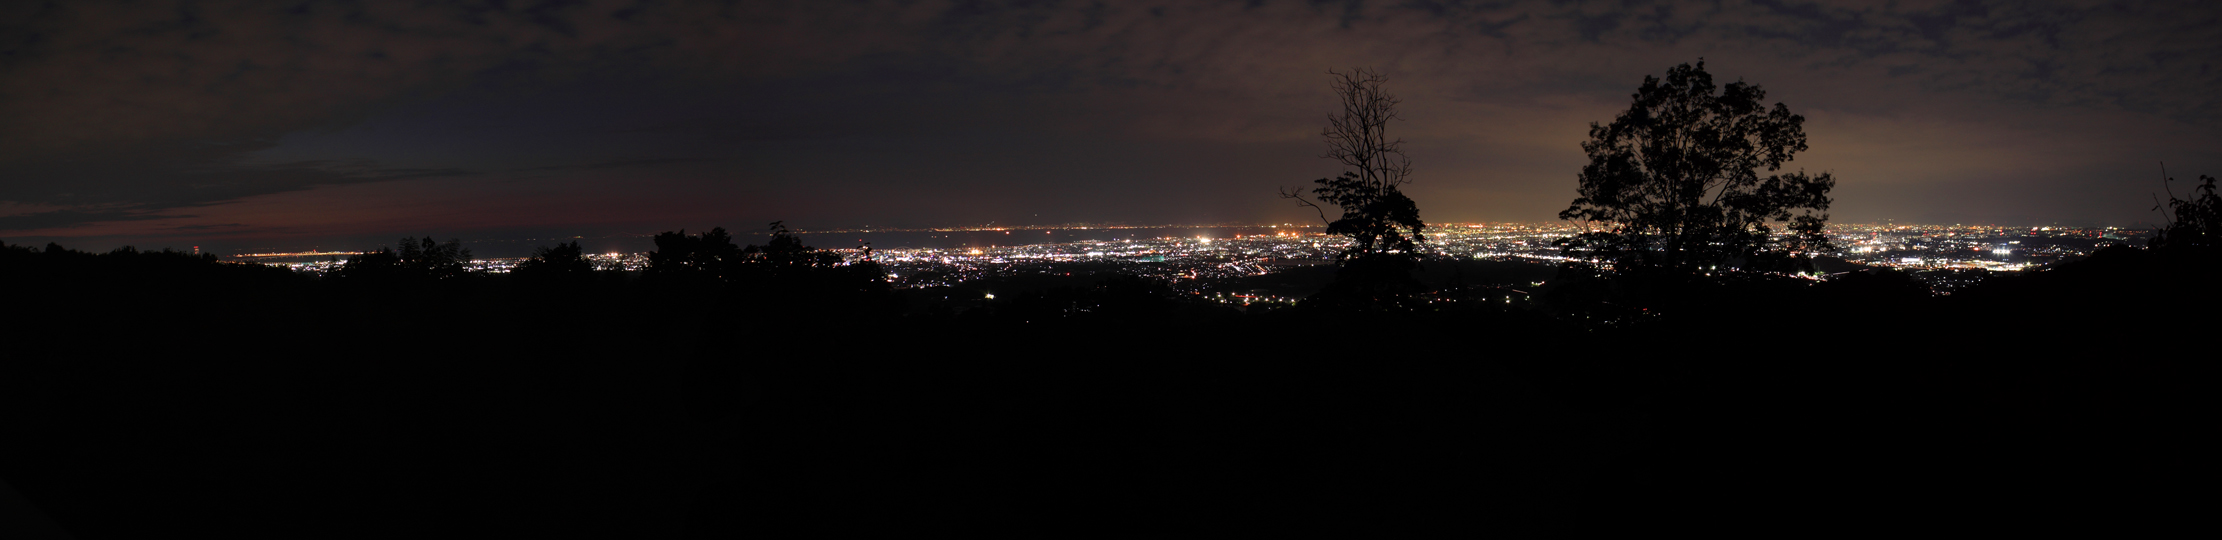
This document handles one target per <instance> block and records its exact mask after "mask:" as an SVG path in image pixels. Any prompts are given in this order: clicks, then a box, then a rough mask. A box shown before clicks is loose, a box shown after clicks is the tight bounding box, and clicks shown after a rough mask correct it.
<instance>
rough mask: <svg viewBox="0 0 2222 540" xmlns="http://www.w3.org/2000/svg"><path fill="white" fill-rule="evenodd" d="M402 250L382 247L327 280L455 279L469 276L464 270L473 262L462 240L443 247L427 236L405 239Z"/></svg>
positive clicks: (350, 259) (350, 261)
mask: <svg viewBox="0 0 2222 540" xmlns="http://www.w3.org/2000/svg"><path fill="white" fill-rule="evenodd" d="M400 245H401V249H399V250H394V249H391V248H386V247H380V248H378V251H373V252H369V253H364V254H361V255H353V256H349V257H348V258H347V263H346V264H342V265H340V268H339V269H338V270H334V271H333V272H332V274H331V275H330V276H328V277H331V278H335V279H338V280H341V281H396V280H440V279H453V278H459V277H463V276H467V275H469V274H470V271H469V270H468V269H467V268H466V267H465V266H464V264H465V263H468V262H470V260H471V250H469V249H464V248H463V242H462V241H461V240H454V239H450V240H448V241H447V242H446V243H440V242H438V241H435V240H433V239H432V237H430V236H427V237H424V238H422V239H417V238H411V237H404V238H402V239H401V242H400Z"/></svg>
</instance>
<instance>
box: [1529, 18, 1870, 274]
mask: <svg viewBox="0 0 2222 540" xmlns="http://www.w3.org/2000/svg"><path fill="white" fill-rule="evenodd" d="M1716 90H1717V91H1718V92H1717V93H1716ZM1765 98H1766V92H1765V91H1763V90H1761V89H1760V88H1759V86H1758V85H1752V84H1746V83H1744V82H1741V81H1738V82H1735V83H1730V84H1729V85H1728V86H1727V87H1726V88H1716V87H1715V86H1714V85H1713V78H1712V75H1710V74H1708V73H1706V72H1705V63H1704V62H1702V61H1700V62H1698V63H1697V65H1696V66H1694V67H1693V66H1691V65H1689V64H1682V65H1680V66H1675V67H1674V68H1672V69H1669V70H1667V76H1666V78H1665V79H1664V80H1661V79H1659V78H1655V77H1650V76H1645V77H1644V79H1643V85H1642V86H1641V87H1639V88H1637V90H1636V94H1635V103H1634V104H1633V105H1631V106H1630V107H1629V108H1628V110H1627V111H1625V112H1622V113H1620V115H1619V116H1618V117H1616V118H1614V119H1613V122H1612V123H1611V124H1610V125H1603V126H1600V125H1597V124H1594V123H1593V124H1590V129H1589V136H1590V140H1589V141H1587V142H1584V143H1582V150H1583V151H1585V152H1588V153H1589V165H1587V166H1584V167H1583V168H1582V172H1581V190H1580V195H1581V196H1580V197H1578V198H1576V199H1574V203H1573V205H1572V206H1569V207H1568V208H1567V209H1566V210H1565V211H1563V212H1560V213H1559V218H1560V219H1567V220H1579V221H1584V222H1590V223H1594V224H1596V225H1600V226H1602V227H1604V228H1603V229H1601V230H1592V231H1590V232H1586V233H1583V234H1581V235H1579V236H1575V237H1573V238H1570V239H1567V240H1564V241H1561V243H1560V245H1561V246H1563V247H1564V248H1565V249H1566V250H1567V251H1568V252H1569V253H1584V254H1594V255H1596V256H1598V257H1601V258H1604V259H1607V260H1611V261H1614V262H1617V263H1622V264H1642V265H1652V266H1666V267H1674V268H1683V269H1688V270H1703V269H1713V268H1718V267H1734V268H1742V269H1747V270H1761V271H1783V270H1791V269H1800V270H1803V269H1809V268H1808V267H1809V266H1810V264H1809V263H1807V258H1808V257H1809V256H1810V254H1811V253H1814V252H1819V251H1827V250H1828V249H1830V248H1829V243H1828V238H1827V237H1826V236H1824V235H1822V233H1821V228H1822V227H1823V226H1824V225H1825V224H1826V222H1827V220H1828V215H1827V214H1826V213H1820V212H1825V211H1826V210H1828V207H1829V203H1830V199H1829V196H1828V192H1829V189H1830V188H1832V187H1834V186H1835V185H1836V180H1835V179H1834V178H1832V177H1831V176H1830V175H1829V174H1828V173H1822V174H1820V175H1818V176H1814V175H1807V174H1806V173H1804V172H1802V171H1801V172H1796V173H1784V174H1768V175H1765V176H1761V174H1760V171H1762V170H1764V171H1768V172H1773V171H1777V170H1780V169H1781V168H1782V164H1783V163H1785V162H1788V161H1790V160H1791V159H1792V157H1793V156H1794V155H1795V154H1796V153H1797V152H1802V151H1805V149H1806V144H1805V132H1804V130H1803V128H1802V125H1803V124H1804V123H1805V118H1804V117H1802V116H1798V115H1795V114H1791V113H1790V109H1789V108H1788V107H1786V106H1784V105H1783V104H1780V103H1776V104H1775V105H1774V107H1773V108H1772V109H1769V108H1767V107H1766V106H1765V105H1764V103H1763V100H1764V99H1765ZM1777 227H1780V228H1779V229H1778V228H1777Z"/></svg>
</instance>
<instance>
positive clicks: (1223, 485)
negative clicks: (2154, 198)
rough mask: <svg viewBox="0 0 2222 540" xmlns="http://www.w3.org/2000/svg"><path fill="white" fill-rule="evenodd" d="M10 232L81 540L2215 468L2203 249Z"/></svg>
mask: <svg viewBox="0 0 2222 540" xmlns="http://www.w3.org/2000/svg"><path fill="white" fill-rule="evenodd" d="M0 258H4V259H0V279H5V283H6V284H7V286H8V290H9V293H8V294H7V296H6V298H7V300H6V302H8V304H7V305H8V310H7V313H8V315H7V320H6V321H5V323H6V325H5V329H6V330H5V331H6V336H7V337H8V338H9V339H8V343H9V345H8V347H7V353H6V360H5V361H4V362H0V400H5V401H4V402H0V430H4V431H0V478H5V479H6V481H7V482H8V483H9V484H10V485H12V486H13V487H15V489H16V490H18V491H20V492H22V493H23V494H24V495H25V496H26V497H27V498H28V499H29V500H30V501H32V502H33V503H34V504H35V505H36V506H37V507H38V508H39V509H41V510H42V511H43V512H45V514H46V515H47V516H49V517H50V518H52V519H53V520H54V521H56V522H57V523H59V524H60V525H61V526H62V527H63V528H65V529H67V530H68V531H69V532H70V533H71V534H73V535H74V536H75V537H77V538H144V537H169V536H180V535H184V534H194V533H202V532H213V533H216V534H222V535H225V536H232V537H285V538H300V537H317V538H355V537H363V538H371V537H394V536H404V535H407V536H423V535H437V536H465V535H468V536H504V537H519V536H603V537H612V536H622V537H684V536H689V535H694V536H703V537H747V536H754V537H811V536H820V537H859V536H893V535H896V534H917V533H921V532H926V533H932V532H940V531H952V532H957V533H960V534H965V535H969V536H981V537H1016V536H1025V537H1229V536H1264V535H1268V534H1271V535H1276V536H1288V535H1290V534H1291V533H1293V534H1294V535H1302V536H1324V535H1337V536H1356V535H1359V534H1366V535H1379V534H1382V533H1388V534H1403V535H1414V534H1428V535H1430V536H1434V535H1436V534H1438V533H1461V534H1475V535H1478V534H1496V535H1501V536H1513V537H1580V536H1593V535H1597V534H1601V533H1628V532H1634V533H1638V534H1646V533H1648V534H1656V533H1662V532H1674V531H1702V532H1710V533H1727V534H1752V533H1757V534H1768V535H1779V534H1782V533H1790V534H1799V533H1806V532H1808V531H1837V530H1873V531H1878V532H1880V531H1904V530H1911V529H1909V528H1910V527H1914V526H1917V525H1918V526H1921V527H1925V528H1924V529H1920V530H1936V529H1935V528H1937V527H1942V528H1946V529H1950V530H1964V531H1970V532H1977V531H1979V532H1994V531H2002V530H2046V531H2052V530H2061V529H2063V528H2073V527H2088V528H2093V529H2096V530H2117V531H2123V530H2135V529H2145V528H2152V529H2157V528H2160V527H2166V526H2171V525H2181V524H2183V523H2184V522H2186V521H2189V520H2190V518H2191V516H2194V515H2198V514H2197V513H2195V512H2194V510H2195V509H2196V508H2198V507H2197V506H2194V505H2195V504H2196V502H2203V499H2200V498H2194V497H2191V496H2187V495H2184V494H2185V493H2195V492H2197V490H2198V489H2199V488H2200V487H2202V486H2204V485H2206V484H2207V482H2208V481H2209V480H2211V479H2212V477H2213V469H2212V466H2211V465H2208V464H2206V461H2208V460H2204V459H2197V460H2195V459H2194V457H2199V458H2204V457H2205V456H2207V455H2211V454H2212V451H2213V450H2214V449H2213V448H2211V447H2210V444H2211V443H2206V442H2204V437H2199V436H2198V435H2200V434H2201V433H2202V432H2204V431H2208V428H2209V427H2210V426H2212V425H2214V423H2215V417H2214V414H2213V413H2212V412H2211V411H2214V410H2217V409H2218V408H2217V407H2215V406H2214V405H2215V404H2214V403H2212V401H2213V398H2212V397H2210V396H2211V395H2212V394H2211V393H2210V391H2209V390H2208V388H2209V387H2211V385H2212V384H2213V383H2214V382H2215V377H2214V376H2213V374H2214V372H2213V367H2212V364H2213V363H2212V361H2211V360H2210V358H2209V357H2211V356H2212V354H2213V353H2212V352H2211V351H2212V350H2213V349H2214V347H2213V346H2212V345H2211V343H2210V342H2211V338H2212V332H2213V328H2214V324H2215V322H2216V315H2215V309H2216V307H2215V306H2216V305H2217V304H2216V303H2215V302H2216V300H2217V299H2222V295H2218V294H2217V292H2216V289H2215V287H2216V285H2215V284H2214V283H2213V282H2212V280H2211V279H2210V278H2209V277H2208V276H2211V273H2212V270H2211V268H2213V266H2211V262H2212V260H2211V259H2209V258H2200V257H2193V256H2188V255H2180V254H2168V253H2161V252H2149V251H2141V250H2126V249H2125V250H2115V251H2109V252H2104V253H2101V254H2100V255H2098V256H2094V257H2093V258H2091V259H2090V260H2087V261H2083V262H2079V263H2074V264H2070V265H2065V266H2063V267H2060V268H2057V269H2053V270H2048V271H2045V272H2038V273H2035V274H2032V275H2027V276H2018V277H2012V278H2000V279H1994V280H1991V281H1988V282H1985V283H1983V284H1981V285H1977V286H1975V287H1972V288H1970V289H1965V290H1961V291H1958V292H1956V293H1955V294H1953V295H1951V296H1943V297H1938V296H1931V295H1930V294H1929V289H1928V288H1926V287H1924V286H1922V285H1921V284H1919V283H1918V282H1915V281H1913V280H1912V279H1910V278H1907V277H1906V276H1903V275H1897V274H1889V273H1862V274H1854V275H1849V276H1845V277H1844V278H1841V279H1837V280H1832V281H1830V282H1827V283H1821V284H1818V285H1814V284H1810V283H1809V282H1805V281H1801V280H1788V281H1785V280H1768V279H1757V278H1751V279H1742V280H1740V281H1739V280H1725V281H1724V280H1719V279H1709V280H1698V279H1692V278H1687V277H1676V276H1646V275H1637V276H1611V277H1583V276H1580V275H1574V274H1572V273H1569V274H1563V275H1560V279H1558V280H1555V282H1554V283H1553V284H1552V288H1551V290H1549V291H1548V292H1547V293H1545V292H1540V291H1539V292H1537V296H1538V297H1539V298H1537V299H1535V300H1533V301H1532V302H1525V303H1515V304H1502V303H1497V302H1496V301H1497V300H1501V298H1500V297H1494V296H1491V297H1487V298H1489V299H1491V300H1492V301H1491V302H1481V303H1478V304H1479V305H1485V306H1489V307H1486V308H1484V307H1477V306H1476V305H1475V304H1477V303H1474V302H1468V303H1465V304H1455V303H1438V304H1434V305H1437V306H1452V307H1436V308H1429V310H1427V311H1418V312H1407V313H1391V312H1365V311H1331V310H1326V309H1314V308H1308V307H1299V308H1292V309H1282V310H1275V311H1263V310H1259V311H1256V312H1249V313H1245V312H1240V311H1235V310H1233V309H1231V308H1227V307H1224V306H1220V305H1214V304H1202V303H1193V302H1188V301H1183V300H1179V299H1177V298H1175V297H1176V296H1177V295H1173V294H1169V293H1167V291H1165V290H1162V289H1161V288H1154V287H1152V286H1151V285H1150V284H1148V283H1146V282H1140V281H1134V280H1121V279H1117V278H1111V279H1106V280H1104V281H1102V282H1099V283H1096V284H1093V285H1087V286H1069V285H1061V286H1060V288H1055V289H1045V290H1040V291H1033V292H1029V293H1026V294H1008V293H1007V294H1006V295H1005V297H1003V298H1002V299H1000V300H997V301H994V302H986V303H958V304H952V303H949V302H937V301H936V300H935V299H932V298H919V297H914V298H890V297H886V296H875V295H872V294H860V295H848V296H809V295H800V296H798V295H796V294H785V293H780V292H779V291H781V290H783V289H782V288H780V287H776V286H772V287H766V286H753V285H751V286H723V287H721V286H708V285H702V284H674V283H670V282H663V283H658V282H654V281H652V280H644V279H636V278H629V277H626V276H620V275H599V276H592V277H590V278H584V279H571V280H560V281H551V280H525V279H512V278H513V277H514V276H509V277H486V276H477V277H471V276H466V277H461V278H454V279H440V280H418V281H411V280H401V279H394V280H387V281H362V280H357V281H352V282H338V281H331V282H319V281H317V280H314V279H310V278H304V277H301V276H296V275H293V274H290V273H287V272H284V271H280V270H272V269H266V268H258V267H249V266H237V265H225V264H218V263H214V262H211V261H208V260H205V259H197V258H193V257H190V256H186V255H182V254H162V253H123V254H103V255H91V254H83V253H75V252H69V251H66V250H51V251H34V250H29V249H23V248H9V249H8V250H6V251H5V253H4V254H0ZM888 294H897V293H888ZM1452 296H1455V295H1452ZM1472 297H1474V296H1472V295H1468V296H1467V298H1472ZM1507 305H1509V306H1510V307H1505V306H1507Z"/></svg>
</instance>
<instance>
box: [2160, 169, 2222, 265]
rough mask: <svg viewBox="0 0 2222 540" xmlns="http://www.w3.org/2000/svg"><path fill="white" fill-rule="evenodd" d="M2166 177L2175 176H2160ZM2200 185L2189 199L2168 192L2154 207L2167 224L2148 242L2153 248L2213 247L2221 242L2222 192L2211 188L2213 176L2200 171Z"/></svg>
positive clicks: (2171, 179)
mask: <svg viewBox="0 0 2222 540" xmlns="http://www.w3.org/2000/svg"><path fill="white" fill-rule="evenodd" d="M2163 178H2164V179H2165V181H2168V182H2173V181H2175V179H2173V178H2166V177H2165V176H2164V177H2163ZM2199 181H2200V184H2199V187H2198V188H2195V190H2194V191H2193V195H2192V196H2191V199H2190V200H2184V199H2178V198H2176V194H2174V193H2169V194H2168V202H2167V203H2165V204H2161V205H2156V206H2154V207H2153V209H2154V210H2159V211H2160V216H2161V218H2162V219H2165V220H2167V224H2166V225H2164V226H2162V227H2161V228H2160V230H2159V231H2158V232H2157V233H2155V234H2154V235H2153V239H2152V241H2151V242H2150V243H2149V244H2147V245H2148V246H2150V247H2152V248H2154V249H2186V250H2188V249H2202V248H2203V249H2212V248H2215V247H2217V246H2222V196H2217V195H2216V194H2215V190H2214V177H2212V176H2207V175H2203V174H2202V175H2199Z"/></svg>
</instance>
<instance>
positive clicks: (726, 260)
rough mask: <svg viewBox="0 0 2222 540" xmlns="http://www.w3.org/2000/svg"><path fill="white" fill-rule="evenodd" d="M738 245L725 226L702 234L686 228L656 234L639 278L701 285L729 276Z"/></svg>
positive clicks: (736, 259) (738, 249) (738, 253)
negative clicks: (689, 231) (690, 231)
mask: <svg viewBox="0 0 2222 540" xmlns="http://www.w3.org/2000/svg"><path fill="white" fill-rule="evenodd" d="M740 255H741V248H740V246H735V245H733V236H732V235H730V234H726V232H725V228H724V227H715V228H712V229H710V232H706V233H702V234H694V235H690V234H687V231H686V229H680V230H679V231H677V232H671V231H665V232H663V233H659V234H657V235H656V250H655V251H650V252H648V266H647V267H646V268H643V269H641V278H642V279H647V280H651V281H660V282H669V283H679V284H688V285H701V284H705V283H711V282H717V281H723V280H726V279H729V278H728V276H729V275H730V273H731V269H730V268H729V267H730V266H731V265H732V264H733V263H734V262H736V261H738V260H739V259H740Z"/></svg>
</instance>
